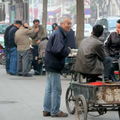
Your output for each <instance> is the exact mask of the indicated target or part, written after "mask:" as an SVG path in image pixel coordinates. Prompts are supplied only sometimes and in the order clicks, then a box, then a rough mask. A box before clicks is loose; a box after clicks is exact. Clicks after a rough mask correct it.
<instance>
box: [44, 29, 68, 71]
mask: <svg viewBox="0 0 120 120" xmlns="http://www.w3.org/2000/svg"><path fill="white" fill-rule="evenodd" d="M65 42H66V33H65V31H64V30H63V28H61V27H59V28H58V29H57V30H55V31H54V32H53V33H52V34H51V36H50V38H49V40H48V43H47V47H46V51H45V69H46V71H48V72H57V73H60V72H61V70H62V69H63V68H64V64H65V57H67V56H68V54H69V53H70V50H69V49H68V48H67V47H65Z"/></svg>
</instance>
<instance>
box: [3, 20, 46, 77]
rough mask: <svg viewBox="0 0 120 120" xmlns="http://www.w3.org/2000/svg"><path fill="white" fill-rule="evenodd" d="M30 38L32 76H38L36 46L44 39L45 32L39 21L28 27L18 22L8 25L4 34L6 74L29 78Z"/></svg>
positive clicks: (39, 56) (38, 57) (38, 54)
mask: <svg viewBox="0 0 120 120" xmlns="http://www.w3.org/2000/svg"><path fill="white" fill-rule="evenodd" d="M30 38H31V39H32V56H33V61H32V64H33V68H34V75H38V74H40V67H39V63H40V62H38V60H40V59H41V55H40V53H39V51H38V46H40V45H39V44H41V43H42V42H40V41H43V40H45V39H47V38H46V36H45V31H44V28H43V26H42V25H40V21H39V20H38V19H35V20H34V21H33V26H32V27H30V26H29V25H28V24H27V23H22V21H20V20H15V21H14V24H12V25H10V26H9V27H8V28H7V29H6V31H5V34H4V40H5V41H4V43H5V60H6V63H5V67H6V72H7V74H10V75H18V76H24V77H31V76H32V74H29V70H28V65H29V55H30ZM39 50H40V49H39Z"/></svg>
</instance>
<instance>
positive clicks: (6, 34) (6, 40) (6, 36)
mask: <svg viewBox="0 0 120 120" xmlns="http://www.w3.org/2000/svg"><path fill="white" fill-rule="evenodd" d="M13 26H14V25H13V24H12V25H10V26H8V27H7V28H6V30H5V34H4V46H6V47H7V44H8V32H9V30H10V29H11V28H12V27H13Z"/></svg>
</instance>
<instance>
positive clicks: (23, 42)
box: [15, 23, 35, 77]
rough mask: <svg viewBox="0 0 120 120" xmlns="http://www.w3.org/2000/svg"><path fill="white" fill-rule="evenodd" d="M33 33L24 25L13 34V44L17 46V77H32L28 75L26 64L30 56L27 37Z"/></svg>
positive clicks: (30, 28) (31, 29)
mask: <svg viewBox="0 0 120 120" xmlns="http://www.w3.org/2000/svg"><path fill="white" fill-rule="evenodd" d="M33 33H35V30H34V29H33V28H32V27H30V26H28V24H27V23H24V25H23V26H21V28H20V29H19V30H18V31H17V32H16V34H15V43H16V45H17V53H18V61H17V65H18V69H17V73H18V75H19V76H24V77H31V76H32V75H31V74H29V73H28V63H29V54H30V40H29V36H30V35H31V34H33Z"/></svg>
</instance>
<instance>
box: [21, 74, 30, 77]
mask: <svg viewBox="0 0 120 120" xmlns="http://www.w3.org/2000/svg"><path fill="white" fill-rule="evenodd" d="M23 77H32V75H31V74H27V75H23Z"/></svg>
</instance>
